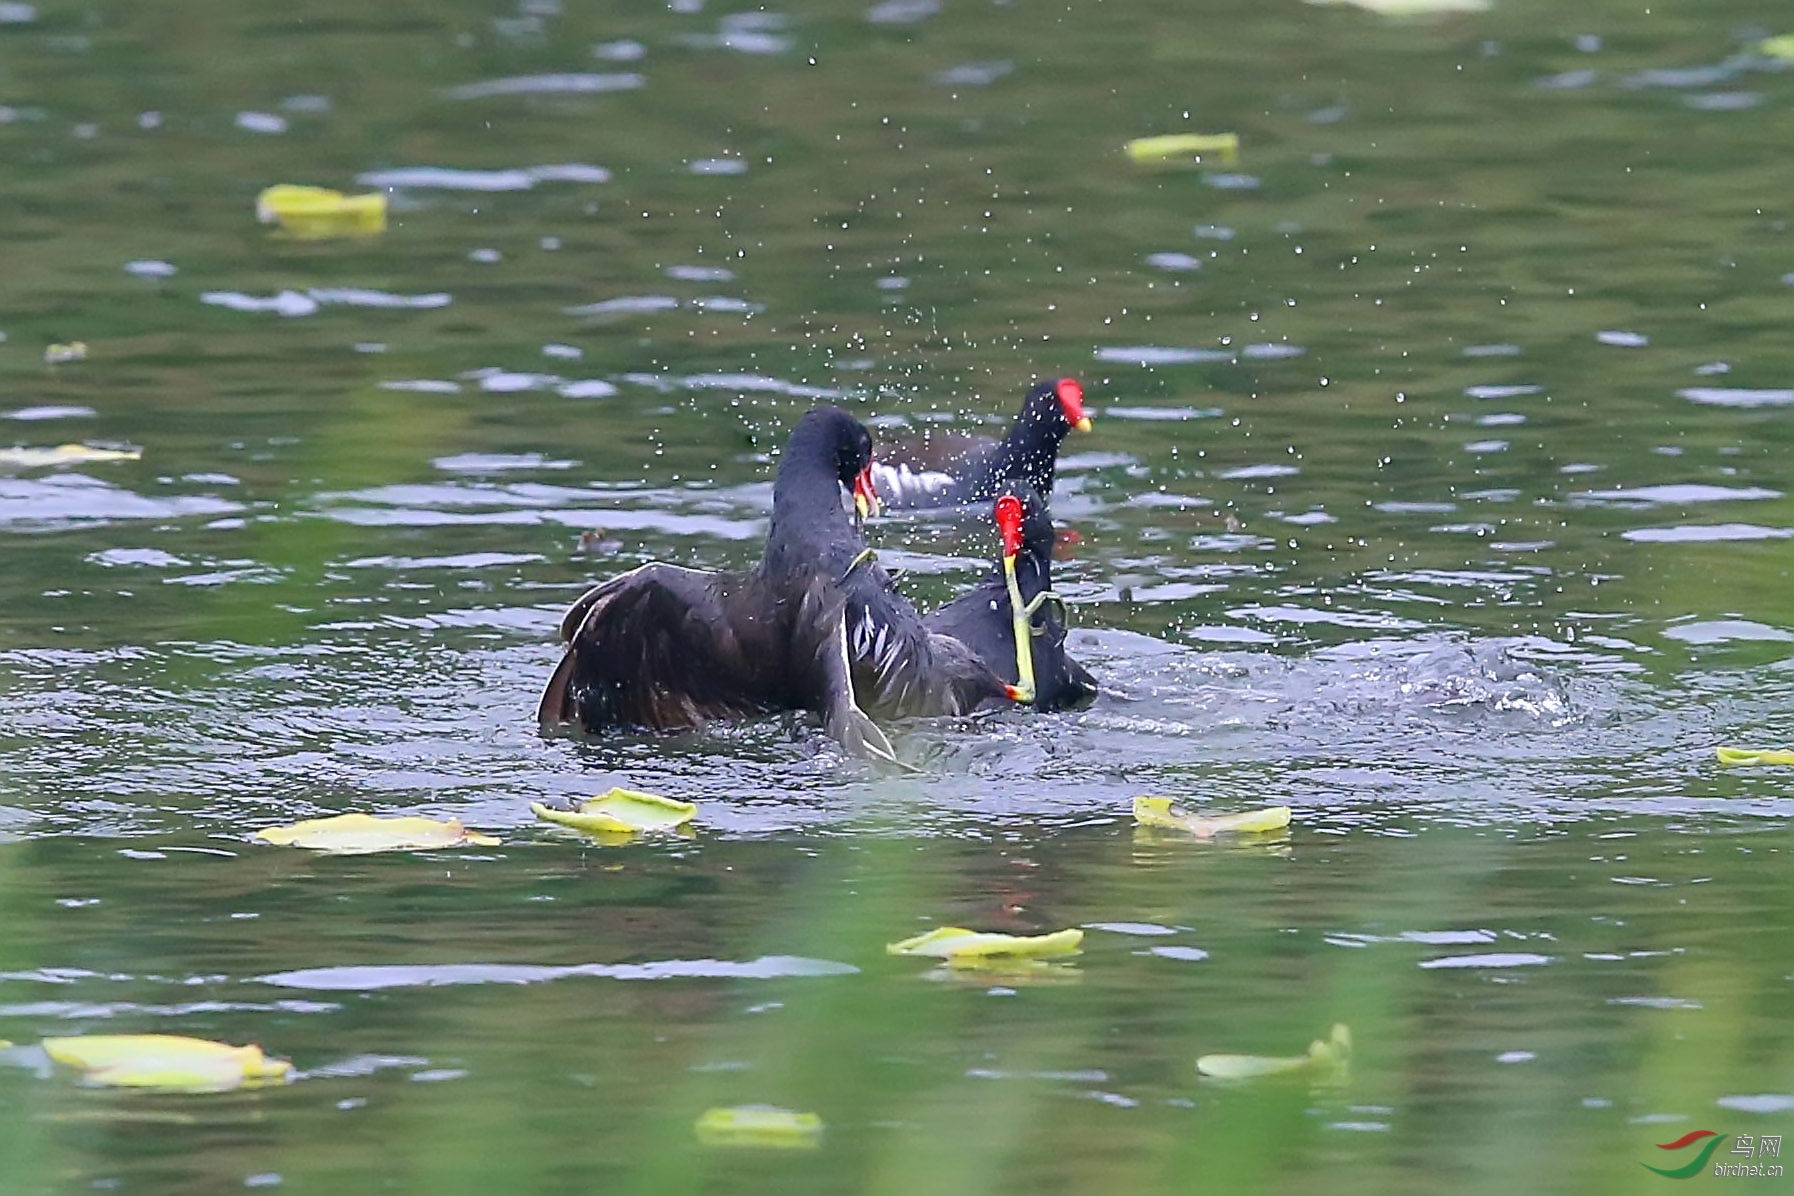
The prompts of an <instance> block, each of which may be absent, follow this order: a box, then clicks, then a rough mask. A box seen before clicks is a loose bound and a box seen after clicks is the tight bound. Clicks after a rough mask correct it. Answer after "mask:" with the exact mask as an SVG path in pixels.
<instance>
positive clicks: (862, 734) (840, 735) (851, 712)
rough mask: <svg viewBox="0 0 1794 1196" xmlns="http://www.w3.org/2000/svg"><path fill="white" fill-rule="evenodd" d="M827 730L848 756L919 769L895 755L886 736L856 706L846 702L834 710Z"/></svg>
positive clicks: (910, 770)
mask: <svg viewBox="0 0 1794 1196" xmlns="http://www.w3.org/2000/svg"><path fill="white" fill-rule="evenodd" d="M828 733H829V734H830V735H832V736H834V737H835V739H837V740H839V741H840V744H841V746H842V747H844V748H846V749H847V752H848V754H849V755H852V756H858V757H859V758H860V759H862V760H877V761H879V762H881V763H884V764H893V765H896V766H897V767H898V768H901V769H903V770H904V771H905V772H920V771H921V770H920V769H918V768H916V767H915V766H913V765H910V764H905V763H904V762H903V761H901V760H899V759H898V758H897V749H896V748H894V747H892V746H891V741H890V739H889V738H887V737H886V736H885V733H884V732H883V731H881V730H879V729H878V724H877V723H875V722H873V721H872V719H871V718H870V717H869V716H868V715H867V714H866V712H865V711H864V710H861V709H860V708H859V707H858V706H852V705H850V706H848V707H847V708H846V709H845V710H841V711H838V712H837V713H836V716H835V717H834V718H831V719H830V720H829V728H828Z"/></svg>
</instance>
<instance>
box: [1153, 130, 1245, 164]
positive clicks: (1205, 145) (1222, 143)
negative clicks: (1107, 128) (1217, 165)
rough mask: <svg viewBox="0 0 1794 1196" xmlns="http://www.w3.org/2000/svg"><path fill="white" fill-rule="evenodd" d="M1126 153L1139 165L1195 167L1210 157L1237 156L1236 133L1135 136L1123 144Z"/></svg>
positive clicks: (1220, 159) (1225, 159)
mask: <svg viewBox="0 0 1794 1196" xmlns="http://www.w3.org/2000/svg"><path fill="white" fill-rule="evenodd" d="M1126 148H1127V156H1128V157H1129V158H1131V159H1132V160H1133V161H1134V162H1135V163H1136V164H1138V165H1141V166H1199V165H1201V164H1203V163H1204V162H1208V161H1210V160H1213V161H1216V162H1226V163H1232V162H1237V161H1239V159H1240V135H1239V134H1238V133H1173V134H1170V135H1169V136H1165V137H1138V138H1135V139H1134V140H1133V141H1130V142H1128V143H1127V146H1126Z"/></svg>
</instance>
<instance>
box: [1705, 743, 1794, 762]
mask: <svg viewBox="0 0 1794 1196" xmlns="http://www.w3.org/2000/svg"><path fill="white" fill-rule="evenodd" d="M1713 750H1714V752H1715V753H1716V754H1717V755H1718V756H1719V762H1720V763H1721V764H1794V751H1788V750H1787V749H1786V748H1729V747H1722V748H1714V749H1713Z"/></svg>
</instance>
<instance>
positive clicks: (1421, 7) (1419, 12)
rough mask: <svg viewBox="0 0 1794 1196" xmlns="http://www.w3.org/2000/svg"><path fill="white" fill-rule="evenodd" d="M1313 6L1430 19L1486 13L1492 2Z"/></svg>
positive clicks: (1318, 0) (1341, 1) (1328, 0)
mask: <svg viewBox="0 0 1794 1196" xmlns="http://www.w3.org/2000/svg"><path fill="white" fill-rule="evenodd" d="M1308 3H1310V4H1314V5H1332V6H1344V5H1348V4H1349V5H1351V6H1352V7H1353V8H1362V9H1363V10H1364V11H1366V12H1374V13H1377V14H1379V15H1381V16H1385V17H1430V16H1437V15H1442V14H1445V13H1464V12H1488V11H1489V9H1491V8H1493V7H1494V0H1308Z"/></svg>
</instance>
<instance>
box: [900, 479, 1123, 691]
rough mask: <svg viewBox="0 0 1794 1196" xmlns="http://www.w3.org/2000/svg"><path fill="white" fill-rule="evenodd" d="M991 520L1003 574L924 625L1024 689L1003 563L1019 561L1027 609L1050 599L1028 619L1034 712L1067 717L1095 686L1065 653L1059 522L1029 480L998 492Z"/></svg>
mask: <svg viewBox="0 0 1794 1196" xmlns="http://www.w3.org/2000/svg"><path fill="white" fill-rule="evenodd" d="M992 519H993V521H994V522H995V523H996V524H997V526H998V529H999V532H1000V534H1001V535H1002V538H1003V547H1002V549H1001V551H1000V555H999V556H998V558H997V567H996V568H995V569H993V570H991V572H989V573H987V574H986V575H985V576H984V578H983V579H982V580H980V581H979V583H978V584H977V585H976V586H975V587H973V589H972V590H971V591H969V592H968V593H966V594H963V595H961V596H960V597H959V598H957V599H955V600H954V601H952V602H950V603H948V604H947V605H946V606H943V607H942V608H941V609H939V610H937V611H935V612H934V613H933V614H931V615H929V616H928V618H927V619H926V620H925V622H926V624H927V626H928V629H929V630H930V631H934V632H937V633H939V634H941V635H946V636H951V637H952V638H953V639H956V640H958V641H959V642H960V643H963V644H965V645H966V646H967V647H968V648H970V649H972V651H973V652H975V653H977V655H978V657H979V659H981V660H983V661H984V663H985V664H987V665H989V666H990V668H991V670H992V671H993V672H995V673H996V674H997V675H998V676H1000V677H1002V678H1003V680H1005V681H1007V682H1011V683H1019V682H1023V681H1024V678H1023V677H1022V676H1021V662H1020V658H1019V656H1018V655H1017V653H1016V648H1015V642H1016V630H1015V626H1016V624H1015V619H1014V616H1013V613H1012V612H1013V608H1014V604H1013V601H1012V598H1011V595H1010V592H1009V586H1008V579H1007V576H1006V573H1007V570H1006V568H1005V566H1004V562H1003V558H1004V557H1005V556H1009V555H1013V556H1014V558H1015V565H1014V571H1015V580H1016V588H1017V591H1018V592H1019V594H1020V597H1021V600H1022V605H1023V609H1024V610H1026V608H1027V606H1028V605H1030V604H1033V603H1035V602H1036V600H1037V599H1038V598H1039V596H1040V595H1041V594H1043V593H1044V594H1047V595H1048V597H1047V598H1046V599H1044V600H1041V601H1040V602H1039V605H1038V606H1036V607H1035V609H1034V610H1033V611H1032V612H1031V613H1030V614H1029V615H1028V618H1027V622H1028V640H1029V645H1030V646H1029V651H1030V653H1031V663H1032V668H1033V673H1034V700H1033V702H1032V705H1033V707H1034V708H1035V709H1036V710H1042V711H1051V710H1066V709H1071V708H1075V707H1079V706H1084V705H1088V704H1089V703H1090V701H1091V700H1092V699H1093V698H1095V697H1096V693H1097V686H1096V679H1095V678H1094V677H1092V676H1091V675H1090V671H1089V670H1088V669H1086V668H1085V667H1084V666H1083V665H1081V664H1079V663H1078V662H1077V661H1075V660H1073V659H1072V658H1071V657H1070V656H1068V655H1067V654H1066V651H1065V636H1066V626H1065V617H1064V609H1063V606H1062V604H1061V603H1060V602H1059V601H1058V600H1057V595H1056V594H1054V593H1053V592H1052V590H1053V543H1054V533H1053V517H1052V514H1051V513H1050V512H1049V511H1048V509H1047V505H1046V503H1045V501H1044V500H1042V498H1041V496H1040V494H1039V492H1038V491H1036V490H1035V489H1034V487H1033V486H1031V485H1029V484H1028V483H1027V482H1025V481H1021V480H1019V479H1017V480H1011V481H1008V482H1005V483H1003V484H1002V485H1001V486H1000V487H998V491H997V498H996V501H995V502H994V503H993V504H992Z"/></svg>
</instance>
